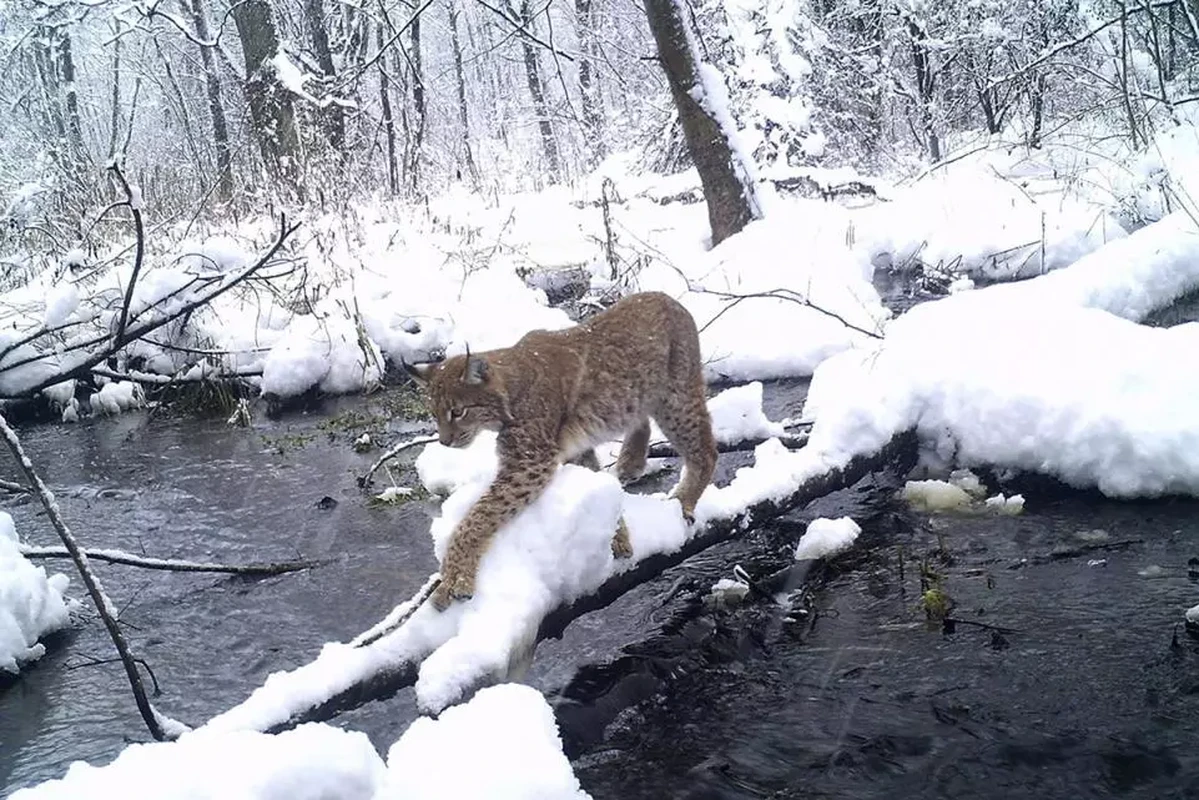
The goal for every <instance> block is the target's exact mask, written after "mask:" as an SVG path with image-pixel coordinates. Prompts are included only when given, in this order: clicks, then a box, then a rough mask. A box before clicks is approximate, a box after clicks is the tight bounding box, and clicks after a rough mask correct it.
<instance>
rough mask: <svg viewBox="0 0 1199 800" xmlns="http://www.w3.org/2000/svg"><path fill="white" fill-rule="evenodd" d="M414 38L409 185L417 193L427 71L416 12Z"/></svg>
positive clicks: (422, 152)
mask: <svg viewBox="0 0 1199 800" xmlns="http://www.w3.org/2000/svg"><path fill="white" fill-rule="evenodd" d="M408 33H409V35H410V36H411V37H412V108H413V112H414V113H415V114H416V119H415V120H414V124H415V126H416V129H415V130H414V131H413V136H412V146H411V149H410V150H409V153H410V158H409V162H408V185H409V186H410V187H411V188H412V191H413V192H414V193H415V192H416V191H417V190H418V189H419V188H420V164H421V158H422V156H423V155H424V144H425V121H426V108H425V71H424V64H423V62H422V60H421V34H420V14H419V13H417V12H414V16H413V18H412V24H411V25H410V26H409V27H408Z"/></svg>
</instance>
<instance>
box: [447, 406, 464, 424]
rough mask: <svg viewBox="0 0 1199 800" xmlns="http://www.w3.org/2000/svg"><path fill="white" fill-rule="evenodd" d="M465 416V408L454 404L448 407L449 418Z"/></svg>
mask: <svg viewBox="0 0 1199 800" xmlns="http://www.w3.org/2000/svg"><path fill="white" fill-rule="evenodd" d="M465 416H466V409H465V408H459V407H457V406H454V407H453V408H451V409H450V420H451V421H452V420H456V419H462V418H463V417H465Z"/></svg>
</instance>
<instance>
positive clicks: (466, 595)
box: [433, 572, 475, 611]
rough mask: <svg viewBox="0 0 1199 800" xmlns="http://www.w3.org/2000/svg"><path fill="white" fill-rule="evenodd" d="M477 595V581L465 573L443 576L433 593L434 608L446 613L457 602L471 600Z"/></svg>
mask: <svg viewBox="0 0 1199 800" xmlns="http://www.w3.org/2000/svg"><path fill="white" fill-rule="evenodd" d="M474 594H475V579H474V578H473V577H471V576H469V575H467V574H465V573H461V572H459V573H451V574H446V575H443V576H442V578H441V583H440V584H439V585H438V587H437V588H436V589H435V590H434V591H433V607H434V608H436V609H437V610H438V611H445V610H446V609H447V608H449V607H450V604H451V603H453V602H454V601H455V600H469V599H471V597H473V596H474Z"/></svg>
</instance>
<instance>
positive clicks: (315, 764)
mask: <svg viewBox="0 0 1199 800" xmlns="http://www.w3.org/2000/svg"><path fill="white" fill-rule="evenodd" d="M385 775H386V767H385V766H384V764H383V760H382V759H381V758H379V755H378V753H376V752H375V748H374V747H373V746H372V745H371V743H370V740H369V739H368V738H367V736H366V734H364V733H358V732H356V731H343V730H340V729H338V728H334V727H332V726H330V725H322V724H307V725H301V726H299V727H297V728H295V729H294V730H290V731H285V732H283V733H280V734H277V735H270V734H264V733H257V732H254V731H233V732H224V733H221V734H219V735H216V734H209V733H200V732H192V733H186V734H184V735H183V736H182V737H181V738H180V739H179V740H178V741H175V742H153V743H148V744H131V745H129V746H128V747H126V748H125V749H124V750H122V751H121V753H120V755H118V756H117V757H116V759H114V760H113V761H112V762H111V763H109V764H106V765H104V766H100V767H94V766H91V765H89V764H87V763H85V762H82V761H76V762H75V763H73V764H72V765H71V766H70V767H69V768H68V769H67V773H66V775H65V776H63V777H62V778H61V779H58V780H50V781H46V782H44V783H40V784H38V785H36V786H33V787H30V788H28V789H21V790H19V791H17V792H16V793H15V794H13V795H12V797H11V799H10V800H58V799H59V798H62V800H78V798H81V797H94V798H113V797H129V798H135V797H145V798H149V797H153V798H155V799H156V800H196V799H197V798H231V799H232V798H241V799H242V800H371V798H373V797H375V796H376V794H375V793H376V791H377V789H378V788H379V787H380V786H381V785H382V784H383V780H384V777H385Z"/></svg>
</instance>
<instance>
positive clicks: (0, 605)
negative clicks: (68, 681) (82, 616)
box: [0, 511, 70, 673]
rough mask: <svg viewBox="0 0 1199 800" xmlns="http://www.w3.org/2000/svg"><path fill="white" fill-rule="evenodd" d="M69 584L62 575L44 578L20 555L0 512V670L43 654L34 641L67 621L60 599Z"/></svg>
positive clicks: (66, 609) (14, 536) (10, 669)
mask: <svg viewBox="0 0 1199 800" xmlns="http://www.w3.org/2000/svg"><path fill="white" fill-rule="evenodd" d="M69 583H70V579H69V578H68V577H67V576H66V575H63V574H61V573H58V574H55V575H50V576H47V575H46V570H45V568H44V567H35V566H34V565H33V564H31V563H29V561H28V560H26V559H25V557H24V556H22V555H21V553H20V551H19V549H18V547H17V531H16V528H15V527H13V521H12V517H11V516H9V514H8V513H7V512H4V511H0V670H2V671H4V672H11V673H15V672H17V671H18V670H19V669H20V665H21V664H22V663H26V662H29V661H36V660H37V659H39V658H41V657H42V656H43V655H44V654H45V652H46V648H45V647H44V646H42V645H41V644H39V643H38V639H40V638H41V637H43V636H45V635H46V634H47V633H51V632H52V631H56V630H58V629H60V628H63V627H65V626H66V625H67V623H68V622H69V621H70V619H69V611H70V603H69V601H68V600H66V598H65V597H64V596H63V595H64V592H66V590H67V585H68V584H69Z"/></svg>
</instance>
